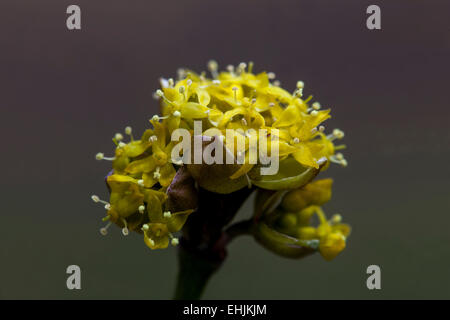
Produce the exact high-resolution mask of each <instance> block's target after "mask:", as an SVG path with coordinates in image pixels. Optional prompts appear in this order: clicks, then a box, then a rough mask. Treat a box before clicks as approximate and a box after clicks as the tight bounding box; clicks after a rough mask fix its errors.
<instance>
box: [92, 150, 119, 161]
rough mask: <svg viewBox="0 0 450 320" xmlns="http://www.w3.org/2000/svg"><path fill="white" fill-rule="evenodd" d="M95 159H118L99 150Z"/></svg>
mask: <svg viewBox="0 0 450 320" xmlns="http://www.w3.org/2000/svg"><path fill="white" fill-rule="evenodd" d="M95 159H96V160H99V161H100V160H108V161H113V160H116V157H105V155H104V154H103V153H101V152H99V153H97V154H96V155H95Z"/></svg>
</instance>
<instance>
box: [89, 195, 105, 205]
mask: <svg viewBox="0 0 450 320" xmlns="http://www.w3.org/2000/svg"><path fill="white" fill-rule="evenodd" d="M91 199H92V201H94V202H100V203H102V204H105V205H106V204H109V202H107V201H104V200H102V199H100V198H99V197H98V196H96V195H95V194H94V195H92V196H91Z"/></svg>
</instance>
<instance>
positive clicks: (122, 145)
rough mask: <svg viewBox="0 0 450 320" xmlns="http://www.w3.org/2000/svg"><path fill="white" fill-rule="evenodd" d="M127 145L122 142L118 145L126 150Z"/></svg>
mask: <svg viewBox="0 0 450 320" xmlns="http://www.w3.org/2000/svg"><path fill="white" fill-rule="evenodd" d="M126 145H127V144H126V143H124V142H122V141H120V142H119V144H118V145H117V146H118V147H119V148H125V147H126Z"/></svg>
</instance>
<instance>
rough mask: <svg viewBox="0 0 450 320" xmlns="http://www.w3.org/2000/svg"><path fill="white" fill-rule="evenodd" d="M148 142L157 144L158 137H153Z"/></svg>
mask: <svg viewBox="0 0 450 320" xmlns="http://www.w3.org/2000/svg"><path fill="white" fill-rule="evenodd" d="M148 141H151V142H156V141H158V137H157V136H155V135H152V136H151V137H150V138H148Z"/></svg>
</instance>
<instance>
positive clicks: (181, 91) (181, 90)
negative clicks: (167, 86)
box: [178, 86, 186, 93]
mask: <svg viewBox="0 0 450 320" xmlns="http://www.w3.org/2000/svg"><path fill="white" fill-rule="evenodd" d="M178 91H179V92H180V93H184V92H185V91H186V88H185V87H184V86H181V87H180V88H179V89H178Z"/></svg>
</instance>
